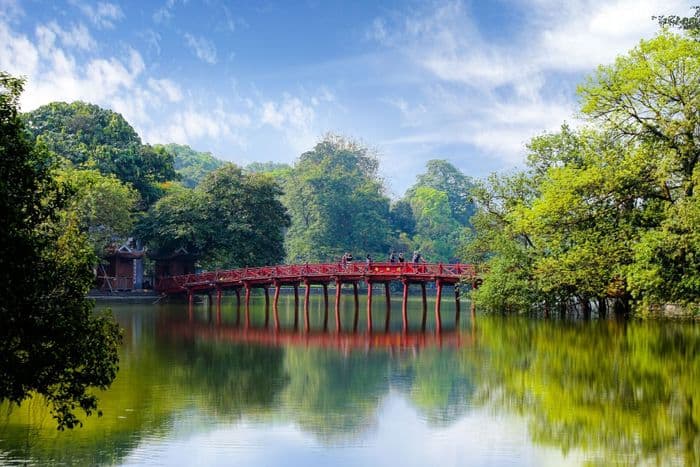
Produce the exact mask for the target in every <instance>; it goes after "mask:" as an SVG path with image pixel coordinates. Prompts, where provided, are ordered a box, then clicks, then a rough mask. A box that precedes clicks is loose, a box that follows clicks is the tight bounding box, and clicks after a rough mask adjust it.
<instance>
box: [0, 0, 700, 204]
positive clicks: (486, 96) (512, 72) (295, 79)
mask: <svg viewBox="0 0 700 467" xmlns="http://www.w3.org/2000/svg"><path fill="white" fill-rule="evenodd" d="M691 5H692V2H689V1H680V0H576V1H554V0H509V1H485V0H484V1H476V0H474V1H468V0H463V1H446V2H442V1H434V2H433V1H423V2H412V1H357V0H356V1H347V2H340V1H321V0H307V1H299V2H292V1H259V2H250V1H244V2H231V1H218V0H206V1H195V0H187V1H183V0H162V1H147V2H144V1H127V2H103V1H97V2H89V1H86V0H67V1H62V2H46V1H30V0H27V1H19V0H0V69H3V70H5V71H9V72H10V73H13V74H21V75H24V76H26V77H27V79H28V83H27V86H26V92H25V95H24V97H23V100H22V107H23V110H32V109H34V108H36V107H38V106H40V105H43V104H46V103H48V102H51V101H56V100H60V101H69V102H70V101H74V100H84V101H88V102H93V103H96V104H99V105H101V106H104V107H108V108H111V109H113V110H115V111H117V112H120V113H121V114H123V115H124V117H126V119H127V120H128V121H129V122H130V123H131V124H132V125H133V126H134V127H135V128H136V130H137V131H138V132H139V134H140V135H141V137H142V138H143V139H144V141H145V142H148V143H168V142H177V143H182V144H189V145H190V146H192V147H193V148H195V149H198V150H206V151H211V152H212V153H213V154H214V155H216V156H218V157H220V158H222V159H226V160H231V161H233V162H236V163H238V164H240V165H245V164H247V163H250V162H253V161H270V160H272V161H278V162H288V163H291V162H293V161H294V159H295V158H297V157H298V156H299V154H301V153H302V152H303V151H305V150H308V149H310V148H312V147H313V145H314V143H315V142H316V141H317V140H318V139H319V138H320V137H321V136H322V135H323V134H325V133H327V132H334V133H340V134H343V135H347V136H349V137H352V138H355V139H358V140H360V141H362V142H364V143H365V144H366V145H367V146H369V147H371V148H372V149H373V150H376V151H377V154H378V156H379V158H380V161H381V165H380V167H381V168H380V170H381V173H382V176H383V177H384V178H385V180H386V181H387V184H388V187H389V194H390V195H391V196H393V197H398V196H401V195H402V194H403V191H404V190H405V189H406V188H407V187H408V186H410V185H411V184H412V183H413V182H414V180H415V176H416V175H417V174H418V173H420V172H421V171H422V170H423V168H424V166H425V162H426V161H427V160H429V159H435V158H441V159H448V160H449V161H451V162H452V163H454V164H455V165H456V166H457V167H459V168H460V169H461V170H463V171H464V172H465V173H466V174H468V175H471V176H474V177H484V176H486V175H488V174H489V173H490V172H492V171H503V170H509V169H512V168H514V167H517V166H518V165H520V164H521V163H522V161H523V158H524V155H525V143H526V142H527V141H528V140H529V139H530V138H531V137H532V136H534V135H537V134H540V133H542V132H544V131H551V130H556V129H557V128H558V127H559V125H561V123H563V122H564V121H568V122H571V123H574V124H575V123H576V115H575V110H576V106H577V103H576V93H575V90H576V84H577V83H580V82H581V81H582V79H583V78H584V77H585V76H586V75H587V74H589V73H591V72H592V71H593V70H594V69H595V67H596V66H597V65H598V64H601V63H609V62H611V61H612V60H613V59H614V57H615V56H616V55H618V54H620V53H624V52H625V51H626V50H628V49H630V48H631V47H633V46H634V45H635V44H636V43H637V42H638V41H639V40H640V39H641V38H644V37H647V38H648V37H651V36H653V35H654V33H655V32H656V31H657V26H656V24H655V22H654V21H652V20H651V16H652V15H654V14H668V13H675V14H681V15H688V14H690V6H691Z"/></svg>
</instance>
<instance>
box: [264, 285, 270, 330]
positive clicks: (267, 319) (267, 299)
mask: <svg viewBox="0 0 700 467" xmlns="http://www.w3.org/2000/svg"><path fill="white" fill-rule="evenodd" d="M263 290H265V327H267V326H269V324H270V289H269V287H268V286H265V287H263Z"/></svg>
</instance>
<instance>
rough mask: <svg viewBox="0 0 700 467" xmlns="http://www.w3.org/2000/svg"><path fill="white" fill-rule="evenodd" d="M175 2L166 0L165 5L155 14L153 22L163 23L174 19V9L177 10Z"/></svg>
mask: <svg viewBox="0 0 700 467" xmlns="http://www.w3.org/2000/svg"><path fill="white" fill-rule="evenodd" d="M175 3H176V2H175V0H166V2H165V4H164V5H163V6H162V7H160V8H158V9H157V10H156V11H155V13H153V21H155V22H156V23H162V22H164V21H167V20H169V19H170V18H172V17H173V8H175Z"/></svg>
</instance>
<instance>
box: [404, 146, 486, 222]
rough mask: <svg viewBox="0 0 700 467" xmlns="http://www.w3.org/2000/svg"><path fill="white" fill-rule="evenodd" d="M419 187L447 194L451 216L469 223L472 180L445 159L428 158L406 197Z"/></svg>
mask: <svg viewBox="0 0 700 467" xmlns="http://www.w3.org/2000/svg"><path fill="white" fill-rule="evenodd" d="M420 187H428V188H433V189H435V190H438V191H442V192H443V193H445V194H446V195H447V200H448V202H449V206H450V212H451V215H452V217H453V218H454V219H455V220H456V221H457V222H459V224H460V225H463V226H467V225H469V218H470V217H471V216H472V215H473V214H474V212H475V207H474V203H473V202H472V200H471V191H472V189H473V187H474V182H473V181H472V180H471V178H469V177H467V176H466V175H464V174H463V173H462V172H460V171H459V169H457V168H456V167H455V166H453V165H452V164H450V163H449V162H447V161H446V160H440V159H433V160H429V161H428V162H427V164H426V166H425V173H423V174H421V175H419V176H418V180H417V181H416V184H415V185H413V187H411V188H410V189H409V190H408V192H407V193H406V198H408V199H411V198H413V195H414V193H415V192H416V190H417V189H418V188H420Z"/></svg>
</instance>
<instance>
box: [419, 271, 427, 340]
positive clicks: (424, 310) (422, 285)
mask: <svg viewBox="0 0 700 467" xmlns="http://www.w3.org/2000/svg"><path fill="white" fill-rule="evenodd" d="M420 291H421V295H422V296H423V319H422V320H421V325H420V328H421V330H422V331H425V322H426V321H427V318H428V300H427V298H426V296H425V282H421V283H420Z"/></svg>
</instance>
